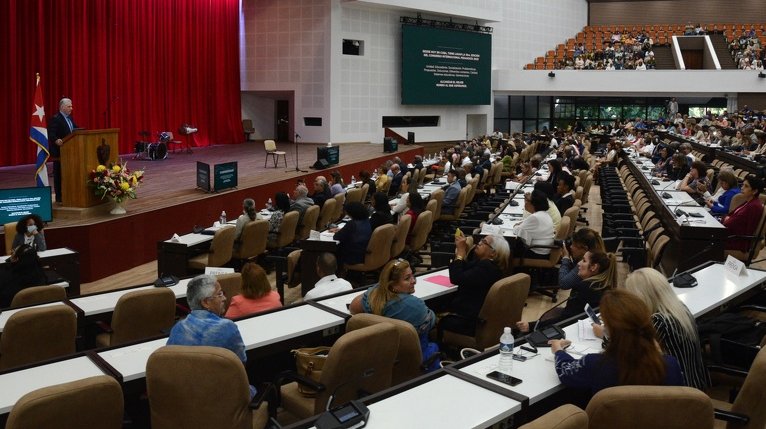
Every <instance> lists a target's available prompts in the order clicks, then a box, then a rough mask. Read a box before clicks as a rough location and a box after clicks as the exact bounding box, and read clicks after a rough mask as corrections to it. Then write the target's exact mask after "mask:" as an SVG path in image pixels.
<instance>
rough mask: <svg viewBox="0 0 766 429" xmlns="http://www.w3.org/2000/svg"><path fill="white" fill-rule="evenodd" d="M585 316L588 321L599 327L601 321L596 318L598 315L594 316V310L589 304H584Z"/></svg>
mask: <svg viewBox="0 0 766 429" xmlns="http://www.w3.org/2000/svg"><path fill="white" fill-rule="evenodd" d="M585 314H587V315H588V317H590V320H592V321H593V323H595V324H597V325H600V324H601V319H600V318H599V317H598V314H596V310H594V309H593V307H591V306H590V304H585Z"/></svg>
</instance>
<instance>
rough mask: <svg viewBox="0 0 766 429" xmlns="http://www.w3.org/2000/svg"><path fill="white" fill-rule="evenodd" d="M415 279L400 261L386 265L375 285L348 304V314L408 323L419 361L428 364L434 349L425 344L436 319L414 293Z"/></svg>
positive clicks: (403, 262) (431, 345)
mask: <svg viewBox="0 0 766 429" xmlns="http://www.w3.org/2000/svg"><path fill="white" fill-rule="evenodd" d="M415 283H417V280H416V279H415V275H414V274H413V273H412V268H411V267H410V264H409V262H407V261H405V260H404V259H397V260H393V261H390V262H389V263H387V264H386V266H385V267H383V270H382V271H381V272H380V279H379V281H378V284H377V285H375V286H372V287H371V288H369V289H367V290H366V291H365V292H364V293H363V294H362V295H359V296H357V297H356V298H354V300H353V301H351V305H350V306H349V311H350V312H351V314H357V313H372V314H377V315H379V316H385V317H390V318H392V319H398V320H403V321H405V322H409V323H410V324H411V325H412V326H413V327H415V330H416V331H417V333H418V336H419V337H420V347H421V349H422V351H423V361H424V362H425V361H428V360H429V359H430V358H431V355H432V354H434V353H436V352H438V348H436V347H435V345H433V344H432V343H429V342H428V332H429V331H430V330H431V328H433V327H434V324H435V323H436V317H435V315H434V312H433V311H432V310H431V309H430V308H428V307H427V306H426V304H425V302H423V300H422V299H420V298H418V297H416V296H415V295H413V294H414V293H415Z"/></svg>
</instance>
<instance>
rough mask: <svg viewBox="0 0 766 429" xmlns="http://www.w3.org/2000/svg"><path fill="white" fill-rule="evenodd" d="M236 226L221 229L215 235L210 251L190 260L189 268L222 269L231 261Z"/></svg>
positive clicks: (202, 269) (201, 269)
mask: <svg viewBox="0 0 766 429" xmlns="http://www.w3.org/2000/svg"><path fill="white" fill-rule="evenodd" d="M235 229H236V228H234V225H226V226H223V227H221V228H220V229H219V230H218V231H216V232H215V235H213V242H212V243H210V250H208V251H207V253H203V254H201V255H197V256H195V257H193V258H191V259H189V268H191V269H193V270H200V271H204V270H205V267H222V266H224V265H226V264H227V263H228V262H229V261H231V256H232V254H233V253H234V230H235Z"/></svg>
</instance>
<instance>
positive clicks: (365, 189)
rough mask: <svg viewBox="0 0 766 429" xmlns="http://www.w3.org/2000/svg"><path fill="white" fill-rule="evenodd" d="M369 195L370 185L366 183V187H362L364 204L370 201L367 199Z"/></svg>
mask: <svg viewBox="0 0 766 429" xmlns="http://www.w3.org/2000/svg"><path fill="white" fill-rule="evenodd" d="M369 193H370V184H369V183H365V184H364V185H362V202H363V203H364V202H366V201H367V199H368V198H367V197H369V195H368V194H369Z"/></svg>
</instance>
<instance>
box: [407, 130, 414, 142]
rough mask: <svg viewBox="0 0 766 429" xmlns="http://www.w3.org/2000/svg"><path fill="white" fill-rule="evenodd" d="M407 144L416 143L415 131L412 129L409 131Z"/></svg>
mask: <svg viewBox="0 0 766 429" xmlns="http://www.w3.org/2000/svg"><path fill="white" fill-rule="evenodd" d="M407 144H415V133H413V132H412V131H409V132H407Z"/></svg>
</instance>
